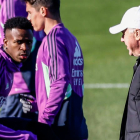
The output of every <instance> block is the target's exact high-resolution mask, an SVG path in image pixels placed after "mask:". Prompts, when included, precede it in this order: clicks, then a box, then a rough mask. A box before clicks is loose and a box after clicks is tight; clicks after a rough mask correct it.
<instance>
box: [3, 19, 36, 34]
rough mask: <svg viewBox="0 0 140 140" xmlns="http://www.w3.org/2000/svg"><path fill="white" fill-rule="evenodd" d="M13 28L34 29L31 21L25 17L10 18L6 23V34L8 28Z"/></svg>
mask: <svg viewBox="0 0 140 140" xmlns="http://www.w3.org/2000/svg"><path fill="white" fill-rule="evenodd" d="M13 28H18V29H25V30H28V29H31V30H32V31H33V26H32V24H31V22H30V21H29V20H28V19H27V18H25V17H13V18H10V19H8V20H7V21H6V22H5V24H4V35H5V33H6V30H7V29H9V30H11V29H13Z"/></svg>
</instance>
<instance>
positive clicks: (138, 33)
mask: <svg viewBox="0 0 140 140" xmlns="http://www.w3.org/2000/svg"><path fill="white" fill-rule="evenodd" d="M135 38H136V40H140V30H139V29H136V30H135Z"/></svg>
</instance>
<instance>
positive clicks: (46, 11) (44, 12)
mask: <svg viewBox="0 0 140 140" xmlns="http://www.w3.org/2000/svg"><path fill="white" fill-rule="evenodd" d="M40 13H41V15H42V16H43V17H45V16H47V15H48V8H46V7H44V6H41V8H40Z"/></svg>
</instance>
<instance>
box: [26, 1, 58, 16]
mask: <svg viewBox="0 0 140 140" xmlns="http://www.w3.org/2000/svg"><path fill="white" fill-rule="evenodd" d="M23 1H24V2H29V3H30V4H31V5H32V6H33V7H34V8H35V9H36V10H37V11H38V10H39V8H40V7H41V6H44V7H46V8H48V10H49V11H50V13H51V14H52V15H54V16H58V17H60V0H23Z"/></svg>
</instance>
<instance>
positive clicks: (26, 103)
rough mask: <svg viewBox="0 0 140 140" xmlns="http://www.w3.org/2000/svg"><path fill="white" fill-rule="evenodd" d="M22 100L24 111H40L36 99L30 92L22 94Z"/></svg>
mask: <svg viewBox="0 0 140 140" xmlns="http://www.w3.org/2000/svg"><path fill="white" fill-rule="evenodd" d="M20 102H21V103H22V105H23V106H22V109H23V112H24V113H28V112H36V111H38V108H37V102H36V99H35V98H34V97H33V96H32V95H29V94H20Z"/></svg>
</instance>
